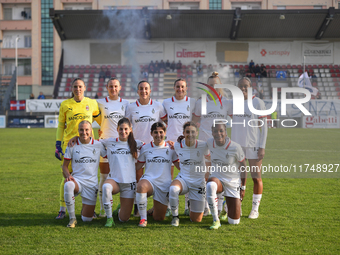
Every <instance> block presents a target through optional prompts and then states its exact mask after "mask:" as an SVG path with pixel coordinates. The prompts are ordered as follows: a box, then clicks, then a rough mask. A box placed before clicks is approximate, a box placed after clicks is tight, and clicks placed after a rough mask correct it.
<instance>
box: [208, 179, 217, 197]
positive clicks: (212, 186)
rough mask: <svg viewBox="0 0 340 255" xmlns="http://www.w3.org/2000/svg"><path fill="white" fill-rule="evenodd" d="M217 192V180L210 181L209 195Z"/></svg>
mask: <svg viewBox="0 0 340 255" xmlns="http://www.w3.org/2000/svg"><path fill="white" fill-rule="evenodd" d="M216 192H217V183H216V182H213V181H211V182H208V183H207V195H211V194H215V193H216Z"/></svg>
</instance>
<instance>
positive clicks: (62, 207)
mask: <svg viewBox="0 0 340 255" xmlns="http://www.w3.org/2000/svg"><path fill="white" fill-rule="evenodd" d="M64 190H65V189H64ZM59 211H62V212H66V207H65V206H60V210H59Z"/></svg>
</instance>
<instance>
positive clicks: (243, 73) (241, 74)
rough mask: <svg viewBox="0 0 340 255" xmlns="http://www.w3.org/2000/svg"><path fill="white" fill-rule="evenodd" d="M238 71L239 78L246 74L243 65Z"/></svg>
mask: <svg viewBox="0 0 340 255" xmlns="http://www.w3.org/2000/svg"><path fill="white" fill-rule="evenodd" d="M238 72H239V74H240V78H242V77H244V76H245V75H246V72H245V71H244V69H243V67H241V68H240V70H239V71H238Z"/></svg>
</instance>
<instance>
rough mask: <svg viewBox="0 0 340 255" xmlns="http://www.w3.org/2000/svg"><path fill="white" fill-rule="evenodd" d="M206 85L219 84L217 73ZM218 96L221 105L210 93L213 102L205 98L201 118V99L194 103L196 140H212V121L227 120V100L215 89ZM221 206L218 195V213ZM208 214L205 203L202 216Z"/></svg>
mask: <svg viewBox="0 0 340 255" xmlns="http://www.w3.org/2000/svg"><path fill="white" fill-rule="evenodd" d="M207 84H208V85H210V86H211V87H213V88H214V86H215V84H221V79H220V77H219V76H218V72H213V73H212V74H211V76H210V77H209V78H208V81H207ZM216 91H217V93H218V94H219V96H220V98H221V101H222V105H221V104H220V102H219V100H218V98H217V96H216V95H215V94H214V93H212V95H213V97H214V99H215V101H216V103H217V104H216V105H215V102H214V100H213V98H211V97H210V96H207V104H206V105H207V109H206V110H207V114H206V115H202V116H201V108H202V99H201V98H199V99H198V100H197V101H196V105H195V112H194V114H193V115H194V116H193V119H192V120H193V122H194V123H200V127H199V135H198V140H202V141H205V142H207V141H208V139H209V138H212V133H211V126H212V125H213V124H214V119H227V116H228V113H227V110H228V100H227V99H226V98H225V97H224V96H223V90H222V89H221V88H219V89H216ZM206 166H211V162H210V160H206ZM208 178H209V173H207V175H206V180H208ZM222 206H223V196H222V195H221V194H219V196H218V210H219V213H220V212H221V211H222ZM208 214H209V207H208V203H206V206H205V210H204V216H206V215H208Z"/></svg>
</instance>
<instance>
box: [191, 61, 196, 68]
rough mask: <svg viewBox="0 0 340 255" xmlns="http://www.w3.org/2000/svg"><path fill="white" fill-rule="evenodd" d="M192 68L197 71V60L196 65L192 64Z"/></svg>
mask: <svg viewBox="0 0 340 255" xmlns="http://www.w3.org/2000/svg"><path fill="white" fill-rule="evenodd" d="M191 67H192V69H197V63H196V60H194V63H192V65H191Z"/></svg>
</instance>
